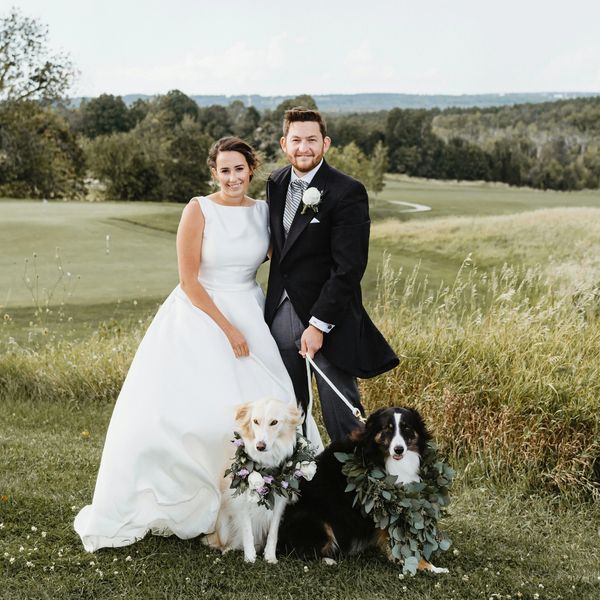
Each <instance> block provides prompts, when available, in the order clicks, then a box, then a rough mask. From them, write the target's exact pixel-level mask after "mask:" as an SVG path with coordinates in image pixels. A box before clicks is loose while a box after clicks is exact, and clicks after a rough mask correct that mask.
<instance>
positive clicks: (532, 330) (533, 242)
mask: <svg viewBox="0 0 600 600" xmlns="http://www.w3.org/2000/svg"><path fill="white" fill-rule="evenodd" d="M387 183H388V185H387V187H386V189H385V190H384V191H383V192H382V193H381V194H379V195H378V196H377V198H372V206H371V214H372V217H373V227H372V235H371V252H370V257H371V258H370V263H369V267H368V269H367V273H366V275H365V278H364V280H363V290H364V295H365V298H366V299H367V301H368V302H369V303H373V302H374V300H375V298H376V289H375V283H376V280H377V270H378V267H379V266H380V265H381V264H382V259H383V256H384V253H388V254H390V255H391V257H390V259H389V264H390V265H391V266H392V267H394V268H395V269H398V268H402V269H403V271H402V274H401V277H400V279H399V281H396V280H393V281H392V285H393V286H396V291H397V293H398V296H390V297H391V298H392V300H390V301H389V302H388V303H387V304H386V300H385V298H384V300H383V306H384V308H385V310H383V312H378V311H373V314H374V315H376V316H377V317H378V318H379V319H380V321H378V322H380V324H381V325H384V327H383V329H384V331H385V332H386V335H387V336H388V338H389V339H390V340H391V342H392V343H393V345H394V347H396V348H397V349H399V351H400V353H401V354H402V362H401V365H400V367H399V368H398V369H396V370H395V371H394V372H393V373H391V374H386V375H384V376H381V377H380V378H376V379H375V380H369V381H368V382H363V384H364V392H365V394H364V396H365V398H366V399H367V400H368V404H367V405H368V406H369V407H370V408H373V407H375V406H378V405H381V403H383V402H385V398H389V397H393V398H395V399H396V400H397V401H398V402H403V401H407V402H408V401H413V402H415V401H417V402H420V403H421V404H419V408H420V409H421V410H422V411H423V412H424V414H427V417H428V421H431V423H432V424H433V423H434V422H435V426H436V428H437V433H438V437H439V439H442V438H443V439H444V440H446V442H448V440H450V439H455V440H458V443H457V444H455V446H454V447H453V452H454V455H455V456H457V457H458V458H457V459H456V461H457V463H456V464H455V465H454V466H455V467H456V468H457V471H458V479H457V482H456V485H455V489H454V493H453V496H452V497H453V502H452V505H451V512H450V514H449V515H448V517H447V518H446V520H445V523H444V526H445V528H446V530H447V531H448V533H449V534H450V537H451V538H452V539H453V542H454V545H453V546H452V548H451V550H450V551H449V552H447V553H445V554H443V555H442V556H440V557H439V558H438V559H437V560H436V561H435V562H436V564H438V565H439V566H446V567H448V568H449V569H450V574H449V575H447V576H437V577H435V576H431V575H428V574H427V575H425V574H420V575H418V576H417V577H414V578H411V577H406V578H400V577H399V571H400V569H399V567H397V566H393V565H391V564H389V563H387V562H386V561H385V560H384V559H383V558H382V557H380V556H378V555H377V554H376V553H374V552H371V553H369V554H367V555H366V556H363V557H356V558H349V559H347V560H343V561H341V562H340V563H339V565H338V566H337V567H333V568H331V567H327V566H325V565H321V564H319V563H314V562H309V563H304V562H302V561H299V560H296V559H294V558H291V557H283V558H282V559H281V560H280V563H279V564H278V565H275V566H272V565H267V564H266V563H264V562H263V561H258V562H257V563H256V564H254V565H245V564H244V563H243V562H242V558H241V556H240V554H237V553H231V554H228V555H226V556H223V557H221V556H220V555H218V554H217V553H216V552H214V551H212V550H209V549H207V548H206V547H204V546H203V545H202V544H201V542H200V541H199V540H198V539H195V540H188V541H181V540H178V539H173V538H154V537H148V538H146V539H145V540H143V541H141V542H140V543H138V544H136V545H134V546H131V547H128V548H122V549H118V550H104V551H100V552H99V553H97V554H94V555H89V554H86V553H85V552H84V551H83V549H82V546H81V544H80V541H79V539H78V538H77V537H76V535H75V533H74V532H73V530H72V520H73V517H74V515H75V513H76V511H77V510H78V509H79V508H81V507H82V506H83V505H85V504H87V503H89V502H90V501H91V497H92V493H93V486H94V481H95V477H96V473H97V469H98V464H99V459H100V455H101V451H102V445H103V441H104V436H105V432H106V427H107V424H108V420H109V418H110V415H111V412H112V406H113V400H114V398H115V396H116V394H117V392H118V389H119V386H120V382H121V381H122V377H123V375H124V373H125V371H126V368H127V365H128V361H129V360H130V357H131V356H132V353H133V351H134V348H135V345H136V343H137V339H138V337H139V335H140V334H141V331H142V330H143V328H144V326H145V324H146V323H147V322H148V321H147V319H148V316H149V315H151V314H153V313H154V312H155V311H156V307H157V305H158V303H159V302H160V301H161V300H162V299H163V298H164V297H165V296H166V295H167V294H168V293H169V291H170V290H171V289H172V288H173V286H174V285H175V284H176V282H177V270H176V255H175V237H174V233H175V231H176V228H177V223H178V221H179V216H180V214H181V210H182V205H180V204H168V203H149V202H135V203H127V202H118V203H117V202H105V203H78V202H73V203H71V202H64V203H63V202H50V203H42V202H38V201H21V200H2V201H0V316H3V317H4V318H3V319H2V326H1V327H0V348H2V352H0V390H1V391H2V394H1V395H0V572H1V578H0V598H2V599H4V598H6V599H11V600H12V599H14V598H16V599H20V598H23V599H25V598H27V599H29V598H94V599H95V598H195V597H203V596H206V597H209V598H310V599H311V600H316V599H318V598H326V599H327V600H334V599H337V598H340V599H342V598H344V599H345V598H365V599H367V598H369V599H371V598H381V599H384V598H385V599H387V598H414V599H423V600H425V599H434V598H435V599H440V600H441V599H443V600H449V599H454V600H463V599H465V600H469V599H471V598H472V599H475V598H477V599H480V598H481V599H494V600H496V599H502V600H508V599H511V600H512V599H515V598H526V599H529V600H538V599H539V600H543V599H550V600H558V599H563V598H565V599H566V598H573V599H577V600H579V599H582V600H587V599H590V600H591V599H596V598H598V597H600V551H599V549H598V548H599V546H600V529H599V528H598V526H599V523H600V506H599V505H598V503H596V504H593V503H592V502H587V503H586V502H583V501H579V500H573V499H572V498H574V497H576V494H574V495H573V496H569V498H571V500H570V501H567V500H566V496H565V497H560V496H558V494H559V492H558V491H556V494H557V495H556V496H551V495H550V494H545V493H539V494H538V493H537V492H539V490H541V489H542V488H541V486H540V487H539V489H538V488H537V487H535V486H532V484H531V481H534V482H535V481H539V480H540V479H543V476H546V475H548V473H552V470H551V469H552V467H553V465H555V464H557V465H558V466H559V467H560V466H561V464H560V461H561V460H564V461H565V462H566V463H569V464H568V465H566V466H569V467H570V466H572V465H571V463H572V464H573V465H574V466H575V467H576V466H577V464H579V462H581V463H583V462H584V458H585V460H587V462H586V465H588V467H589V465H592V467H593V465H594V464H597V462H596V463H594V462H593V458H594V456H597V450H598V445H597V444H596V445H595V446H594V445H593V442H594V440H597V439H598V438H597V436H596V435H595V433H594V432H597V426H596V425H597V422H596V421H593V419H594V415H596V414H597V408H596V407H597V399H598V397H599V396H598V393H596V388H597V386H598V384H597V382H598V381H599V378H598V373H597V371H598V364H600V363H599V362H598V348H599V347H600V346H599V345H598V343H597V340H598V315H599V314H600V312H599V309H598V307H599V304H598V299H599V298H600V296H598V293H597V287H598V282H600V192H598V191H588V192H576V193H560V192H540V191H534V190H519V189H512V188H508V187H506V186H503V185H497V184H481V183H474V184H464V183H461V184H458V183H453V182H431V181H419V180H409V179H407V178H403V177H400V176H389V177H388V178H387ZM390 200H392V201H402V202H410V203H418V204H425V205H428V206H431V207H432V210H431V211H428V212H421V213H410V212H402V211H403V209H404V207H403V206H400V205H396V204H393V203H391V202H389V201H390ZM57 248H58V250H57ZM34 254H35V256H34ZM467 256H470V260H469V264H471V265H472V264H475V265H476V266H477V269H472V267H469V268H468V269H465V273H464V278H463V279H462V281H461V282H460V284H459V285H457V286H456V289H454V287H452V286H451V290H450V291H449V292H446V291H444V290H442V291H441V292H440V294H439V295H438V296H436V297H435V298H434V295H431V296H430V295H429V294H430V293H429V292H427V293H424V292H423V293H421V292H420V291H419V290H416V289H415V286H419V285H422V283H423V281H424V280H425V279H426V280H427V281H428V283H429V285H430V286H431V287H433V288H437V287H438V286H439V285H440V284H441V282H442V281H444V282H446V283H449V282H450V283H451V282H453V281H454V279H455V277H456V274H457V271H458V270H459V268H460V266H461V264H462V263H463V261H464V259H465V257H467ZM26 260H27V262H25V261H26ZM505 262H508V263H510V265H511V268H508V269H504V270H502V271H500V270H499V269H500V267H502V265H503V264H504V263H505ZM416 265H420V266H419V273H418V276H417V277H416V279H415V285H414V286H413V285H412V283H411V281H410V278H409V277H407V275H408V274H409V273H410V272H411V271H412V270H413V268H414V267H415V266H416ZM513 267H514V268H513ZM528 269H531V271H532V272H533V275H532V274H531V273H529V271H528ZM467 271H468V272H467ZM475 273H476V275H475ZM470 274H471V275H472V276H471V275H470ZM38 276H39V277H38ZM260 279H261V281H263V282H264V281H265V279H266V268H265V267H263V268H262V269H261V272H260ZM475 282H476V283H475ZM521 284H523V285H521ZM538 290H541V292H540V293H542V294H545V296H543V300H544V301H543V302H540V303H539V304H538V305H536V294H537V293H538ZM594 290H596V291H594ZM484 296H485V297H484ZM436 298H437V299H436ZM490 307H491V308H490ZM488 308H490V310H489V311H488V310H487V309H488ZM561 311H563V312H561ZM563 314H564V315H565V317H564V318H563V316H562V315H563ZM553 319H554V321H553ZM132 331H133V333H131V332H132ZM136 336H138V337H136ZM15 348H17V350H15ZM4 350H7V352H6V353H5V354H4ZM13 352H14V355H13V354H11V353H13ZM32 398H36V400H35V401H34V400H32ZM519 411H521V412H519ZM544 411H546V412H544ZM536 415H537V416H536ZM540 415H541V416H540ZM544 415H546V416H547V418H545V420H544V418H542V417H544ZM534 417H535V418H534ZM537 417H539V418H537ZM583 417H585V418H583ZM536 419H537V420H536ZM580 423H583V425H581V424H580ZM575 430H576V431H575ZM584 430H585V431H584ZM561 432H563V433H564V432H566V433H564V435H563V434H561ZM434 433H435V431H434ZM578 435H579V437H580V438H581V439H579V438H577V436H578ZM443 436H445V437H443ZM461 436H462V437H461ZM571 436H573V437H571ZM576 438H577V439H576ZM584 438H585V439H584ZM544 440H550V442H549V443H545V444H544ZM578 441H579V442H581V443H582V445H581V446H576V442H578ZM479 442H481V444H480V445H478V444H479ZM583 442H585V444H583ZM463 443H464V445H461V444H463ZM467 445H469V448H470V452H471V454H470V455H469V456H468V458H467V452H466V451H464V449H465V447H466V446H467ZM576 447H581V448H584V447H585V448H587V449H588V453H589V456H586V457H583V456H582V452H580V453H579V454H578V455H576V456H575V458H573V457H572V456H570V455H569V454H568V451H569V450H573V448H576ZM478 448H479V449H478ZM461 450H462V451H461ZM534 451H537V452H538V454H536V455H535V456H533V453H534ZM478 452H479V453H478ZM486 452H487V454H486ZM594 453H596V454H594ZM534 459H535V460H534ZM545 460H548V461H549V462H547V464H546V463H545V462H544V461H545ZM511 461H512V462H511ZM515 461H516V465H515ZM507 465H509V466H510V465H515V466H517V467H519V466H522V468H523V473H524V475H526V474H533V475H534V476H533V477H529V478H528V479H529V481H527V482H526V481H525V479H526V478H525V476H524V477H523V478H522V479H519V478H518V477H516V478H515V477H512V478H511V477H508V476H506V477H505V474H507V473H511V472H513V473H515V472H516V473H519V469H518V468H517V469H510V468H506V467H507ZM531 465H534V466H533V467H532V466H531ZM540 465H542V466H540ZM562 466H565V465H562ZM542 467H544V468H547V470H542ZM527 469H529V471H527ZM588 470H589V469H588ZM575 471H576V469H571V470H569V469H564V470H563V471H562V472H564V473H567V474H569V473H574V472H575ZM538 476H539V477H538ZM564 485H565V487H564V488H563V489H567V488H568V485H569V482H568V481H566V482H565V484H564ZM548 489H550V488H548ZM553 489H559V488H553Z"/></svg>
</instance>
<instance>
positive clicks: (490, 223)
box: [0, 176, 600, 320]
mask: <svg viewBox="0 0 600 600" xmlns="http://www.w3.org/2000/svg"><path fill="white" fill-rule="evenodd" d="M389 200H392V201H401V202H410V203H418V204H424V205H428V206H431V207H432V210H431V211H428V212H405V210H406V207H405V206H403V205H396V204H392V203H391V202H389ZM371 205H372V206H371V214H372V219H373V223H374V225H373V228H372V235H371V240H372V241H371V249H370V262H369V267H368V269H367V273H366V275H365V277H364V280H363V290H364V293H365V297H366V299H367V301H372V300H374V297H375V293H376V292H375V283H376V280H377V270H378V266H379V265H380V264H381V261H382V256H383V253H384V252H387V253H389V254H390V255H391V257H392V265H393V266H394V267H395V268H400V267H402V268H403V269H404V272H405V273H407V272H410V271H412V269H413V268H414V267H415V266H417V265H419V268H420V273H421V277H424V276H427V278H428V281H429V283H430V285H431V286H433V287H437V286H439V285H440V283H441V282H446V283H448V282H451V281H452V280H453V278H454V276H455V275H456V273H457V271H458V269H459V268H460V265H461V264H462V262H463V260H464V259H465V258H466V257H467V256H468V255H469V254H471V257H472V259H473V260H474V261H475V264H476V265H477V266H479V267H481V268H492V267H494V266H501V265H502V264H503V263H504V262H511V263H513V264H515V266H516V265H531V264H538V263H540V262H542V263H543V262H544V261H545V260H547V259H549V260H550V263H552V264H554V267H552V268H553V269H554V271H555V272H558V271H561V270H563V271H564V272H565V274H567V275H568V273H567V271H568V269H567V268H566V266H565V265H566V263H567V262H568V256H567V255H568V254H569V253H571V251H572V250H576V254H574V255H573V256H572V260H573V261H574V263H576V264H581V261H580V258H581V256H583V255H584V254H585V255H586V257H587V258H586V257H584V263H585V264H587V263H588V262H590V261H591V262H593V251H594V249H595V248H596V245H597V244H598V237H597V235H596V234H595V229H594V228H593V223H594V221H598V218H597V217H598V213H596V212H595V211H594V210H588V211H573V212H571V211H566V212H565V211H564V210H561V211H560V212H556V213H555V212H553V211H543V212H535V213H531V214H528V215H523V214H521V213H524V212H530V211H538V210H539V209H552V208H557V207H568V208H576V207H590V208H596V209H600V192H598V191H585V192H573V193H560V192H540V191H535V190H527V189H525V190H523V189H512V188H509V187H507V186H504V185H497V184H469V183H467V184H465V183H455V182H431V181H427V182H424V181H419V180H409V179H406V178H402V177H398V176H389V177H388V179H387V186H386V188H385V190H384V191H383V192H382V193H381V194H379V195H378V196H377V197H375V198H374V197H372V198H371ZM182 208H183V205H181V204H170V203H150V202H106V203H80V202H48V203H43V202H39V201H18V200H14V201H13V200H4V201H0V251H1V252H0V307H2V308H3V309H4V310H6V311H9V312H10V311H11V310H12V311H14V312H15V314H20V313H21V312H22V310H20V308H21V307H28V306H34V305H35V304H36V303H37V304H38V305H44V304H45V302H46V299H47V297H48V295H49V294H52V298H51V302H50V304H58V303H60V302H62V301H66V302H67V303H68V305H70V306H71V307H72V310H73V311H74V312H75V313H76V314H81V315H82V316H85V317H88V316H90V315H91V316H92V318H93V319H94V320H95V319H98V318H101V316H102V315H103V314H105V315H106V317H110V316H113V315H114V314H115V307H116V306H117V303H118V302H119V303H121V306H122V305H123V303H131V302H133V301H135V302H136V303H139V305H144V306H148V305H151V306H152V307H154V306H155V305H156V303H157V302H160V301H161V300H162V299H163V298H164V297H165V296H166V295H167V294H168V293H169V291H170V290H171V289H172V288H173V286H174V285H175V284H176V283H177V263H176V253H175V232H176V231H177V224H178V222H179V218H180V215H181V211H182ZM493 215H504V217H503V218H499V219H496V218H495V217H494V216H493ZM507 215H513V216H512V217H510V216H507ZM519 215H521V216H519ZM445 217H465V218H464V219H463V218H458V219H456V218H455V219H450V220H446V219H445ZM392 218H393V219H394V220H395V221H398V220H400V221H401V222H396V224H393V225H391V224H389V223H382V221H383V220H386V219H388V220H389V219H392ZM480 218H481V219H480ZM440 219H441V220H440ZM590 227H591V229H590ZM586 244H587V246H586ZM525 250H526V251H525ZM557 250H558V251H559V254H560V255H561V266H557V265H556V261H557V258H556V251H557ZM34 254H35V255H37V256H36V258H35V259H34ZM595 255H596V256H597V255H598V253H596V254H595ZM57 256H58V257H60V261H61V264H62V269H63V271H62V273H63V277H62V279H60V281H59V278H60V275H61V271H60V270H59V268H58V266H57V258H56V257H57ZM26 260H27V261H28V265H27V269H28V270H27V273H25V266H26V264H25V261H26ZM552 261H554V262H552ZM34 262H35V263H36V268H37V272H34V268H33V263H34ZM266 272H267V266H266V265H265V266H264V267H262V268H261V271H260V274H259V279H260V281H261V282H262V283H264V282H265V281H266ZM36 273H37V275H39V279H37V280H36V277H35V275H36ZM68 274H70V275H68ZM25 275H28V276H29V278H30V286H32V287H33V288H34V290H33V291H34V296H35V297H36V300H34V298H33V297H32V293H31V291H30V290H29V289H28V287H27V286H26V284H25V282H24V276H25ZM586 277H587V275H586ZM36 283H37V291H36ZM57 283H58V285H56V284H57ZM54 286H56V288H55V289H54V291H52V289H53V287H54Z"/></svg>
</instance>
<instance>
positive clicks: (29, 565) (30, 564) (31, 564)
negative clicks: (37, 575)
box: [25, 560, 35, 568]
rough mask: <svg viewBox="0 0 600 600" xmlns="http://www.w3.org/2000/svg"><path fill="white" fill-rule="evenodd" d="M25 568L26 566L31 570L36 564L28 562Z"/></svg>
mask: <svg viewBox="0 0 600 600" xmlns="http://www.w3.org/2000/svg"><path fill="white" fill-rule="evenodd" d="M25 566H26V567H29V568H31V567H33V566H35V565H34V564H33V563H32V562H31V561H30V560H28V561H27V562H26V563H25Z"/></svg>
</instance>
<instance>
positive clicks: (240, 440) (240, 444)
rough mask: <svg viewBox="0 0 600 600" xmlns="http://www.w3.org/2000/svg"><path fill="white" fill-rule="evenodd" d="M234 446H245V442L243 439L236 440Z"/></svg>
mask: <svg viewBox="0 0 600 600" xmlns="http://www.w3.org/2000/svg"><path fill="white" fill-rule="evenodd" d="M233 445H234V446H237V447H238V448H239V447H240V446H243V445H244V440H243V439H242V438H236V439H235V440H233Z"/></svg>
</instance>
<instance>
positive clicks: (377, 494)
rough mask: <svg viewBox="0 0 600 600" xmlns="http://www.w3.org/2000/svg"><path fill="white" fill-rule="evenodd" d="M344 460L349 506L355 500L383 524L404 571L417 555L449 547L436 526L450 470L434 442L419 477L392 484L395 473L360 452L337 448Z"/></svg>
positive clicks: (411, 566) (411, 569) (443, 506)
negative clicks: (388, 472) (351, 497)
mask: <svg viewBox="0 0 600 600" xmlns="http://www.w3.org/2000/svg"><path fill="white" fill-rule="evenodd" d="M335 457H336V458H337V460H339V461H340V462H341V463H343V467H342V472H343V473H344V475H345V476H346V479H347V482H348V483H347V485H346V489H345V490H344V491H346V492H354V502H353V506H357V505H358V506H360V510H361V513H362V514H363V516H364V517H367V516H369V515H370V516H371V517H372V519H373V521H374V522H375V525H376V526H377V527H379V528H380V529H387V530H388V533H389V540H390V545H391V552H392V556H393V557H394V558H396V559H398V560H399V561H402V562H403V572H404V573H411V574H413V575H414V574H415V573H416V572H417V567H418V565H419V561H420V560H421V559H422V558H424V559H425V560H429V559H430V557H431V556H432V554H433V553H435V552H439V551H445V550H448V548H450V545H451V543H452V542H451V541H450V539H449V538H448V537H447V535H446V534H444V533H443V532H441V531H440V530H439V529H438V521H439V519H440V517H441V516H442V515H443V514H444V513H445V510H446V507H447V506H448V504H449V502H450V499H449V496H448V492H449V489H450V486H451V484H452V479H453V478H454V474H455V473H454V470H453V469H452V468H451V467H450V466H449V465H448V464H447V463H445V462H443V461H442V460H441V459H440V458H439V457H438V452H437V448H436V446H435V445H434V444H433V443H431V442H430V443H429V444H428V445H427V447H426V450H425V453H424V455H423V456H422V457H421V467H420V476H421V481H418V482H414V483H404V484H397V483H396V476H395V475H386V474H385V472H383V471H382V470H381V469H380V468H378V467H373V466H368V465H367V464H365V461H364V458H363V456H362V452H361V451H360V449H359V448H356V449H355V450H354V452H352V453H346V452H336V453H335Z"/></svg>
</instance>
